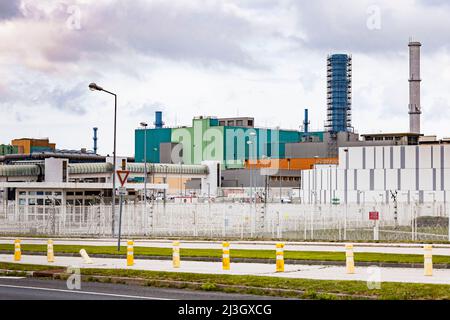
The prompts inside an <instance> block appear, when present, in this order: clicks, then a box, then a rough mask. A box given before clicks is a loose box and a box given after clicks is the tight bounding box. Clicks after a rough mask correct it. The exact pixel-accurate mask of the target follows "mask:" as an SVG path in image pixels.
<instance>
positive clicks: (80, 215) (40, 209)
mask: <svg viewBox="0 0 450 320" xmlns="http://www.w3.org/2000/svg"><path fill="white" fill-rule="evenodd" d="M111 209H112V208H111V206H109V205H107V206H106V205H90V206H81V205H72V206H70V205H66V206H56V205H55V206H28V205H13V204H10V205H8V206H5V205H0V234H1V235H7V234H26V235H56V236H58V235H59V236H95V237H110V236H111ZM448 209H450V208H448V207H447V205H446V204H444V203H435V204H399V205H398V208H397V214H394V211H395V210H394V206H393V205H386V204H385V205H382V204H381V205H380V204H377V205H375V207H374V206H373V205H367V206H364V205H356V204H352V205H347V206H345V205H316V206H314V205H307V204H295V203H285V204H282V203H268V204H267V205H266V206H265V205H264V204H263V203H256V204H255V203H253V204H250V203H182V204H176V203H166V204H165V205H164V204H163V203H162V202H156V201H155V202H151V203H148V204H147V211H146V212H144V205H143V204H142V203H126V204H124V206H123V216H122V233H123V235H124V236H152V237H169V236H171V237H199V238H225V237H227V238H239V239H249V238H261V239H274V238H278V239H289V240H329V241H333V240H350V241H351V240H362V241H364V240H377V239H378V240H381V241H416V240H417V241H422V240H423V241H425V240H442V241H450V233H449V227H448V226H449V219H450V218H449V213H448V212H449V211H448ZM369 211H378V212H379V220H378V221H374V220H369ZM116 212H118V210H116ZM145 214H146V215H147V219H144V218H145ZM115 221H116V222H117V221H118V219H117V218H116V219H115ZM145 221H147V224H145V223H144V222H145ZM116 230H117V228H116Z"/></svg>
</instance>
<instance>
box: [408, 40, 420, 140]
mask: <svg viewBox="0 0 450 320" xmlns="http://www.w3.org/2000/svg"><path fill="white" fill-rule="evenodd" d="M421 46H422V44H421V43H420V42H417V41H410V42H409V45H408V47H409V112H408V113H409V131H410V132H411V133H420V114H421V113H422V110H421V107H420V81H421V79H420V47H421Z"/></svg>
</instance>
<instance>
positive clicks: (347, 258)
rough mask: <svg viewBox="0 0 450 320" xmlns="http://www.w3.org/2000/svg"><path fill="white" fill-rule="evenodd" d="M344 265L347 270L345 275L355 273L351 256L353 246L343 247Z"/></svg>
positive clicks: (352, 256)
mask: <svg viewBox="0 0 450 320" xmlns="http://www.w3.org/2000/svg"><path fill="white" fill-rule="evenodd" d="M345 265H346V268H347V273H349V274H352V273H355V259H354V255H353V244H346V245H345Z"/></svg>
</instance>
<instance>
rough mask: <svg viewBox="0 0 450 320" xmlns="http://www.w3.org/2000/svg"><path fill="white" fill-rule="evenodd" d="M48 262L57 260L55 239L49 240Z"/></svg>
mask: <svg viewBox="0 0 450 320" xmlns="http://www.w3.org/2000/svg"><path fill="white" fill-rule="evenodd" d="M47 262H55V253H54V251H53V240H51V239H49V240H48V241H47Z"/></svg>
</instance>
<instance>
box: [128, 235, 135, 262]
mask: <svg viewBox="0 0 450 320" xmlns="http://www.w3.org/2000/svg"><path fill="white" fill-rule="evenodd" d="M133 246H134V241H133V240H128V241H127V267H131V266H133V265H134V247H133Z"/></svg>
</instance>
